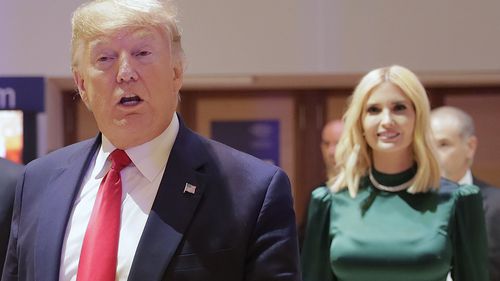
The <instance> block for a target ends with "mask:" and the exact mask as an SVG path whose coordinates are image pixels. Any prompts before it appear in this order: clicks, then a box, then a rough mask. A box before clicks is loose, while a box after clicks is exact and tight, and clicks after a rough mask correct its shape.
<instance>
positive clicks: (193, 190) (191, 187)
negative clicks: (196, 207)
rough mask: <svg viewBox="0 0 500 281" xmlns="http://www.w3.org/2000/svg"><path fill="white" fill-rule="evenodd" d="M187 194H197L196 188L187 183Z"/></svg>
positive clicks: (185, 188)
mask: <svg viewBox="0 0 500 281" xmlns="http://www.w3.org/2000/svg"><path fill="white" fill-rule="evenodd" d="M186 192H187V193H191V194H194V193H195V192H196V186H195V185H192V184H190V183H187V182H186V185H185V186H184V193H186Z"/></svg>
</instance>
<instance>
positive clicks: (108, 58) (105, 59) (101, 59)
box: [97, 56, 111, 62]
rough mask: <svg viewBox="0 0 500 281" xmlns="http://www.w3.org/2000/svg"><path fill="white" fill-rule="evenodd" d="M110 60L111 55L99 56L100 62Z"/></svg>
mask: <svg viewBox="0 0 500 281" xmlns="http://www.w3.org/2000/svg"><path fill="white" fill-rule="evenodd" d="M109 60H111V57H108V56H102V57H98V58H97V61H98V62H107V61H109Z"/></svg>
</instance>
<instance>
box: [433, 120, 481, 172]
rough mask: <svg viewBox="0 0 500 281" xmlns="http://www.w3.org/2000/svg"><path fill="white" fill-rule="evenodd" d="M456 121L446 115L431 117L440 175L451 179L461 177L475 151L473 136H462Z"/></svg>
mask: <svg viewBox="0 0 500 281" xmlns="http://www.w3.org/2000/svg"><path fill="white" fill-rule="evenodd" d="M458 122H459V121H458V120H455V119H453V118H451V117H446V116H433V117H432V119H431V127H432V132H433V135H434V141H435V144H436V147H437V154H438V155H437V156H438V159H439V162H440V165H441V170H442V176H443V177H445V178H447V179H450V180H453V181H459V180H460V179H462V178H463V176H464V175H465V173H466V172H467V170H468V169H469V166H470V164H471V162H472V159H473V157H474V152H475V137H468V138H464V137H462V136H461V135H460V126H459V123H458Z"/></svg>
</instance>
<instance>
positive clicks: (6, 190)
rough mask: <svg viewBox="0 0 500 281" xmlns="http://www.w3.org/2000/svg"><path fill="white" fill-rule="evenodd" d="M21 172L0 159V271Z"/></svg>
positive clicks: (16, 165)
mask: <svg viewBox="0 0 500 281" xmlns="http://www.w3.org/2000/svg"><path fill="white" fill-rule="evenodd" d="M22 171H23V166H22V165H18V164H15V163H13V162H11V161H9V160H6V159H3V158H0V271H1V270H2V269H3V264H4V261H5V253H6V252H7V243H8V242H9V233H10V222H11V220H12V205H13V204H14V192H15V190H16V183H17V178H18V177H19V176H20V175H21V173H22Z"/></svg>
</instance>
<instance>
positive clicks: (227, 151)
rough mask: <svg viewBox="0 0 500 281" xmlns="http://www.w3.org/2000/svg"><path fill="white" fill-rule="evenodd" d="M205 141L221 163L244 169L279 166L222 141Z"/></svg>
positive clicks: (210, 152)
mask: <svg viewBox="0 0 500 281" xmlns="http://www.w3.org/2000/svg"><path fill="white" fill-rule="evenodd" d="M204 143H205V144H206V146H207V148H208V153H209V155H210V156H211V157H212V158H213V159H214V160H216V162H217V163H219V164H221V165H230V166H233V165H236V166H237V167H239V168H244V169H266V170H267V169H270V170H276V169H278V167H276V166H275V165H273V164H272V163H270V162H266V161H264V160H262V159H259V158H257V157H255V156H253V155H250V154H248V153H246V152H243V151H240V150H237V149H235V148H232V147H230V146H228V145H226V144H223V143H221V142H218V141H215V140H211V139H207V138H204Z"/></svg>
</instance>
